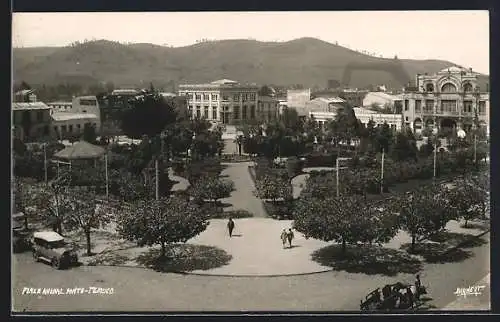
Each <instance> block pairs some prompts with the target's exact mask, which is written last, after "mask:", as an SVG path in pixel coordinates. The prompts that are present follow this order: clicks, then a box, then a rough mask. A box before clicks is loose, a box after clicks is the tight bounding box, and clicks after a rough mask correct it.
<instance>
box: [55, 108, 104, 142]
mask: <svg viewBox="0 0 500 322" xmlns="http://www.w3.org/2000/svg"><path fill="white" fill-rule="evenodd" d="M51 118H52V124H51V125H52V129H51V136H52V137H54V138H56V139H57V140H69V139H79V138H81V137H82V135H83V131H84V129H85V127H86V126H91V127H94V129H95V131H96V134H99V127H98V124H99V117H98V115H96V114H93V113H75V112H59V111H57V112H53V113H52V115H51Z"/></svg>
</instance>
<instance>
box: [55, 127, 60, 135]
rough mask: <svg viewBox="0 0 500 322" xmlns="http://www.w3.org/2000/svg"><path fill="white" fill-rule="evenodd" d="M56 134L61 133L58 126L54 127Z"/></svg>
mask: <svg viewBox="0 0 500 322" xmlns="http://www.w3.org/2000/svg"><path fill="white" fill-rule="evenodd" d="M54 133H56V134H57V133H59V130H58V129H57V126H54Z"/></svg>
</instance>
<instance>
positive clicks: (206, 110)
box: [203, 106, 208, 119]
mask: <svg viewBox="0 0 500 322" xmlns="http://www.w3.org/2000/svg"><path fill="white" fill-rule="evenodd" d="M203 116H204V117H205V118H206V119H208V106H205V107H204V109H203Z"/></svg>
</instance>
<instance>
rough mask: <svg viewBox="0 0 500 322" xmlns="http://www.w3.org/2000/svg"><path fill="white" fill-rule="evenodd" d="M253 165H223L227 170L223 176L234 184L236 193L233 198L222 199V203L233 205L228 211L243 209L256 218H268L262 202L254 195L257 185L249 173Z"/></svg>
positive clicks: (246, 163)
mask: <svg viewBox="0 0 500 322" xmlns="http://www.w3.org/2000/svg"><path fill="white" fill-rule="evenodd" d="M251 164H253V163H252V162H238V163H223V165H224V166H226V168H225V169H224V170H223V171H222V173H221V176H222V178H224V177H227V179H230V180H232V181H233V182H234V188H235V191H233V192H232V193H231V197H229V198H224V199H221V201H222V202H223V203H229V204H231V207H228V208H226V210H237V209H242V210H246V211H248V212H250V213H252V214H253V215H254V217H267V214H266V211H265V209H264V206H263V205H262V201H261V200H260V199H259V198H257V197H256V196H255V195H254V191H255V185H254V183H253V180H252V178H251V177H250V173H249V172H248V166H249V165H251Z"/></svg>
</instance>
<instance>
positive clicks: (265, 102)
mask: <svg viewBox="0 0 500 322" xmlns="http://www.w3.org/2000/svg"><path fill="white" fill-rule="evenodd" d="M279 107H280V101H279V100H278V99H277V98H276V97H272V96H259V102H258V105H257V119H258V120H259V121H263V122H271V121H273V120H276V119H278V118H279V115H280V108H279Z"/></svg>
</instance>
